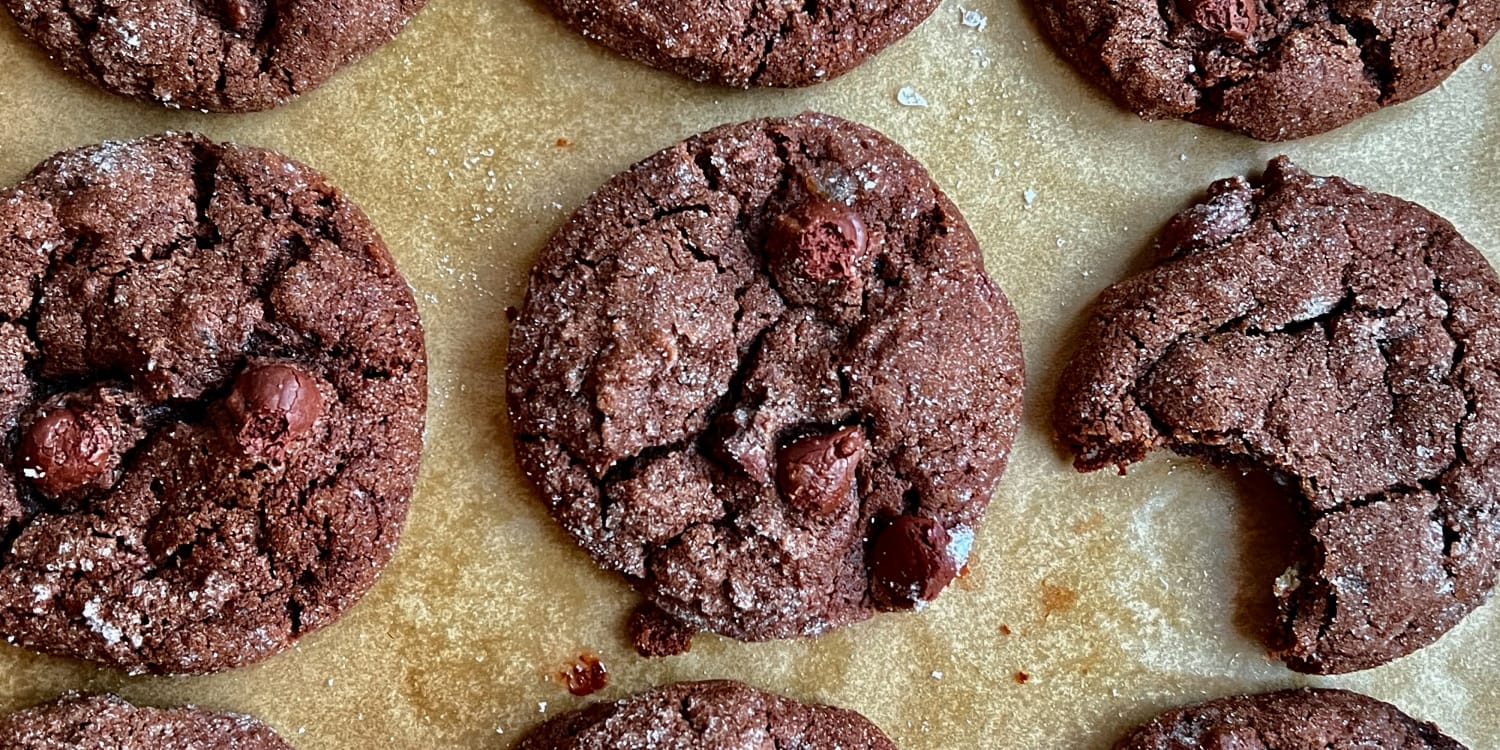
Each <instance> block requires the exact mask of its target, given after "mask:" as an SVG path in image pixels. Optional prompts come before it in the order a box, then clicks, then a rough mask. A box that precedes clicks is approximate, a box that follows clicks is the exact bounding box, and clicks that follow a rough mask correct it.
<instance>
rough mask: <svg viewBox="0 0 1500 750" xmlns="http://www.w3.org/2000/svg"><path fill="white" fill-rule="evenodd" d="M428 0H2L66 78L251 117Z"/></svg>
mask: <svg viewBox="0 0 1500 750" xmlns="http://www.w3.org/2000/svg"><path fill="white" fill-rule="evenodd" d="M426 2H427V0H343V1H342V2H316V1H312V0H110V2H77V0H0V4H3V5H4V6H5V8H6V9H7V10H9V11H10V14H11V15H12V16H14V17H15V19H16V23H17V24H19V25H20V27H21V31H22V32H24V33H25V34H26V35H27V36H29V37H31V38H32V39H33V40H35V41H36V43H37V44H39V45H41V47H42V49H44V50H45V51H46V52H47V54H48V56H50V57H51V58H52V59H53V60H56V61H57V62H58V63H60V64H61V65H62V67H64V68H66V69H67V70H68V72H70V73H72V74H74V75H76V76H79V77H80V78H83V79H85V80H87V81H89V82H90V83H93V84H94V85H96V86H100V87H102V88H105V89H108V90H110V91H113V92H115V93H117V94H124V95H125V96H132V97H135V98H137V99H147V100H150V101H156V102H160V103H162V104H165V105H167V106H169V107H187V108H189V109H202V110H211V111H214V112H253V111H257V110H263V109H270V108H272V107H275V106H277V105H280V104H284V103H286V102H288V101H290V100H292V99H293V98H296V97H297V96H298V95H300V94H303V93H306V92H308V91H311V90H313V89H315V88H317V87H318V86H320V85H322V84H323V82H324V81H327V80H328V79H329V77H330V76H332V75H333V74H334V73H335V72H336V71H338V69H339V68H342V67H344V66H345V65H348V64H349V63H352V62H354V61H355V60H357V59H359V58H361V57H363V56H365V55H366V54H368V53H369V52H371V51H373V50H374V49H375V48H377V47H379V46H380V45H382V44H385V43H386V42H388V41H390V40H391V39H393V38H395V36H396V34H397V33H398V32H400V31H401V29H402V28H403V27H404V26H405V25H406V22H407V21H408V20H409V19H410V18H411V17H412V16H413V15H414V14H416V12H417V11H419V10H421V9H422V6H423V5H425V4H426Z"/></svg>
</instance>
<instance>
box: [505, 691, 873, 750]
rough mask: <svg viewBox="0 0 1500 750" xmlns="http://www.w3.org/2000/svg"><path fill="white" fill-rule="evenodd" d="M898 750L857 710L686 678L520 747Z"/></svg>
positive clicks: (561, 723) (553, 728)
mask: <svg viewBox="0 0 1500 750" xmlns="http://www.w3.org/2000/svg"><path fill="white" fill-rule="evenodd" d="M627 747H629V748H637V747H638V748H668V747H673V748H676V747H681V748H694V749H695V750H739V749H740V748H747V747H755V748H781V749H782V750H818V749H821V748H842V749H843V750H896V745H895V743H893V742H891V740H890V738H888V737H886V736H885V735H884V734H883V733H881V731H880V729H879V728H878V727H876V726H875V725H874V724H871V723H870V721H869V720H868V719H866V718H865V717H863V716H860V715H859V714H857V713H854V712H853V711H846V710H844V709H839V708H832V707H829V706H819V705H810V704H806V703H798V702H797V701H794V700H791V699H790V698H783V697H781V696H779V695H772V694H770V693H765V692H761V691H759V690H756V689H754V688H751V687H749V686H746V685H742V684H740V683H738V682H728V681H716V682H680V683H677V684H674V685H668V686H666V687H661V688H657V689H655V690H652V691H650V692H647V693H641V694H640V695H636V696H634V697H631V698H626V699H624V700H621V701H616V702H614V703H596V704H594V705H593V706H590V707H589V708H587V709H585V710H582V711H578V712H575V713H571V714H566V715H564V716H559V717H558V718H556V719H553V720H551V721H549V722H547V723H546V724H543V725H542V726H541V727H539V728H538V729H536V730H535V731H533V732H532V733H531V734H529V735H527V736H526V738H525V739H523V740H521V742H520V744H518V745H516V750H615V749H616V748H627Z"/></svg>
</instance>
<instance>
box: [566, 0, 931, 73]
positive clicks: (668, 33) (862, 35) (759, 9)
mask: <svg viewBox="0 0 1500 750" xmlns="http://www.w3.org/2000/svg"><path fill="white" fill-rule="evenodd" d="M546 1H547V3H548V4H549V5H551V6H552V9H553V10H554V11H555V12H556V13H557V15H558V16H560V17H561V18H563V19H564V20H565V21H567V23H568V24H569V25H570V26H572V27H573V28H574V29H575V30H577V31H578V32H579V33H580V34H582V35H583V36H585V37H587V38H589V39H591V40H593V41H595V42H598V43H600V44H602V45H604V46H605V47H608V48H609V49H611V50H614V51H615V52H617V53H619V54H621V55H624V56H626V57H629V58H632V59H634V60H638V61H640V62H643V63H645V64H647V65H650V66H652V67H655V68H661V69H662V70H668V71H672V72H674V73H677V74H679V75H683V76H687V77H688V78H692V79H694V80H697V81H705V82H711V83H717V84H721V85H725V86H735V87H741V88H743V87H750V86H774V87H784V88H785V87H796V86H808V85H812V84H816V83H821V82H823V81H828V80H832V79H834V78H837V77H838V76H840V75H843V74H844V73H847V72H849V71H850V70H853V69H854V68H855V67H857V66H858V65H859V64H860V63H863V62H864V61H865V60H868V59H869V58H871V57H874V56H875V55H876V54H878V53H879V52H880V51H881V50H883V49H885V48H886V47H888V46H890V45H891V44H894V43H895V42H897V41H898V40H900V39H901V38H902V37H904V36H906V35H907V33H909V32H910V31H911V30H912V29H914V28H916V27H917V25H918V24H920V23H922V21H923V20H924V19H925V18H927V16H929V15H931V14H932V11H933V10H934V9H936V8H937V6H938V0H833V1H832V2H819V3H816V4H809V3H805V2H802V0H795V1H793V0H773V1H772V2H765V1H764V0H727V2H713V3H702V2H695V1H694V0H546Z"/></svg>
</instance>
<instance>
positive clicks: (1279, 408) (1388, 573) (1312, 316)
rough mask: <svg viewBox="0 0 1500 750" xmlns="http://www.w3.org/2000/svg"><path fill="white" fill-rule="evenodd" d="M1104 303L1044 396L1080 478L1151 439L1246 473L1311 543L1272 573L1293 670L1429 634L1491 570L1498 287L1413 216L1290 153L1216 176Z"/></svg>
mask: <svg viewBox="0 0 1500 750" xmlns="http://www.w3.org/2000/svg"><path fill="white" fill-rule="evenodd" d="M1158 249H1159V251H1160V257H1161V261H1160V263H1159V265H1157V266H1156V267H1155V268H1153V269H1151V270H1150V271H1147V272H1146V273H1143V274H1141V275H1139V276H1136V277H1134V278H1131V279H1128V280H1126V281H1124V282H1121V283H1119V284H1116V285H1115V286H1113V287H1111V288H1110V289H1109V290H1107V291H1106V292H1105V293H1104V294H1103V296H1102V297H1101V298H1100V300H1099V302H1098V305H1097V308H1096V309H1095V312H1094V315H1093V319H1092V320H1091V321H1090V322H1089V324H1088V327H1087V329H1086V330H1085V332H1084V334H1083V340H1082V343H1081V345H1080V347H1079V351H1078V355H1077V357H1076V358H1075V359H1074V361H1073V363H1072V365H1071V366H1070V367H1069V368H1068V369H1067V371H1066V372H1065V373H1064V376H1063V381H1062V385H1061V389H1060V393H1059V397H1058V401H1057V406H1056V423H1057V428H1058V431H1059V433H1060V435H1061V438H1062V439H1063V441H1064V442H1065V443H1066V444H1067V446H1068V447H1070V448H1071V449H1072V450H1073V451H1074V452H1075V453H1076V454H1077V456H1078V458H1077V466H1078V468H1079V469H1080V470H1084V471H1090V470H1094V469H1100V468H1104V467H1107V466H1118V467H1119V468H1120V470H1121V471H1122V472H1123V471H1124V470H1125V467H1126V466H1128V465H1129V464H1131V463H1132V462H1135V461H1139V460H1141V459H1142V458H1144V457H1145V456H1146V454H1147V453H1148V452H1150V451H1152V450H1154V449H1156V448H1159V447H1168V448H1171V449H1173V450H1175V451H1177V452H1179V453H1182V454H1184V455H1188V456H1197V457H1203V458H1206V459H1208V460H1210V461H1213V462H1215V463H1220V464H1230V465H1238V466H1243V467H1250V468H1256V469H1260V470H1264V471H1267V472H1270V474H1271V475H1272V476H1273V477H1274V478H1275V479H1276V480H1277V481H1278V482H1279V483H1280V484H1281V485H1282V486H1284V487H1285V488H1286V491H1287V492H1289V493H1292V494H1293V495H1294V496H1295V497H1296V498H1297V499H1298V501H1299V502H1298V504H1299V507H1300V513H1301V518H1302V520H1303V522H1304V523H1305V525H1306V528H1307V530H1308V533H1307V535H1306V537H1305V538H1304V539H1302V540H1301V542H1300V547H1299V548H1298V549H1297V550H1296V552H1297V553H1298V557H1299V559H1300V560H1301V562H1300V563H1299V564H1298V565H1296V566H1295V567H1293V568H1292V569H1291V570H1289V571H1287V573H1286V574H1285V575H1284V576H1283V577H1282V578H1281V579H1279V580H1278V581H1277V585H1276V596H1277V599H1278V601H1279V607H1280V620H1279V623H1278V626H1277V629H1278V634H1277V635H1276V636H1275V638H1274V642H1273V651H1274V653H1276V654H1277V655H1278V656H1279V657H1281V658H1283V659H1285V660H1286V661H1287V662H1288V663H1289V664H1290V665H1291V666H1292V667H1293V668H1294V669H1297V670H1300V671H1304V672H1314V673H1323V674H1329V673H1339V672H1349V671H1354V670H1359V669H1367V668H1370V667H1374V666H1378V665H1380V664H1384V663H1386V662H1388V661H1391V660H1392V659H1395V658H1397V657H1400V656H1403V655H1405V654H1409V653H1411V652H1412V651H1415V650H1417V649H1419V648H1421V647H1423V646H1426V645H1427V644H1429V643H1432V642H1433V641H1435V640H1437V638H1438V637H1439V636H1441V635H1442V634H1443V633H1445V632H1447V631H1448V630H1449V629H1450V628H1452V627H1453V626H1454V625H1456V624H1457V623H1458V622H1459V620H1461V619H1463V617H1464V616H1465V615H1467V614H1468V613H1469V612H1470V611H1472V610H1473V609H1474V608H1476V607H1478V606H1479V605H1481V604H1482V603H1483V602H1484V601H1485V599H1486V598H1487V597H1488V595H1489V592H1490V589H1491V588H1492V586H1493V585H1494V582H1495V575H1496V570H1497V567H1500V512H1497V511H1500V508H1497V503H1500V441H1497V436H1500V281H1497V279H1496V275H1495V272H1494V270H1493V269H1492V268H1491V267H1490V264H1489V263H1488V262H1487V261H1486V260H1485V258H1484V256H1482V255H1480V253H1479V251H1478V250H1476V249H1475V248H1474V247H1473V246H1471V245H1470V244H1469V243H1467V242H1465V241H1464V239H1463V238H1462V237H1460V236H1459V234H1458V232H1457V231H1456V230H1454V228H1453V226H1452V225H1451V224H1449V223H1448V222H1446V221H1444V220H1443V219H1441V218H1440V217H1438V216H1435V215H1434V214H1432V213H1431V212H1429V211H1427V210H1426V209H1424V208H1422V207H1420V206H1417V205H1415V204H1412V203H1408V202H1406V201H1403V200H1400V199H1398V198H1393V197H1391V196H1388V195H1380V194H1377V193H1372V192H1370V191H1368V190H1365V189H1363V188H1360V187H1358V186H1356V185H1352V184H1350V183H1348V182H1346V181H1344V180H1341V179H1339V178H1336V177H1313V176H1311V175H1308V174H1307V173H1305V172H1303V171H1302V170H1300V169H1298V168H1297V167H1295V166H1293V165H1292V164H1291V163H1290V162H1288V161H1287V160H1286V159H1285V158H1284V157H1283V158H1281V159H1277V160H1276V161H1273V162H1271V165H1270V167H1269V168H1268V169H1267V171H1266V174H1265V176H1264V178H1263V179H1262V180H1261V181H1260V182H1259V183H1257V184H1252V183H1250V182H1247V181H1246V180H1244V179H1240V178H1232V179H1228V180H1224V181H1221V182H1219V183H1216V184H1215V185H1214V186H1213V187H1212V188H1210V190H1209V194H1208V198H1207V199H1206V200H1205V201H1203V202H1202V203H1200V204H1198V205H1196V206H1193V207H1192V208H1189V209H1188V210H1186V211H1184V212H1182V213H1181V214H1179V215H1178V216H1177V217H1176V218H1174V219H1173V220H1172V221H1171V222H1170V223H1169V224H1168V225H1167V228H1166V230H1165V231H1164V232H1163V233H1162V235H1161V236H1160V238H1159V239H1158Z"/></svg>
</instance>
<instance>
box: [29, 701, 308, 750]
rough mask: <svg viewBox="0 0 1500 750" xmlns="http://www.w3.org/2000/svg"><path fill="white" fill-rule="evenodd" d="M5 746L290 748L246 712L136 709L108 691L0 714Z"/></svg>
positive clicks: (49, 749) (67, 749)
mask: <svg viewBox="0 0 1500 750" xmlns="http://www.w3.org/2000/svg"><path fill="white" fill-rule="evenodd" d="M0 747H4V748H6V750H291V745H288V744H287V743H286V742H285V741H283V740H282V739H281V738H280V737H278V736H277V735H276V733H275V732H273V731H271V729H270V727H267V726H266V725H264V724H262V723H260V722H259V721H256V720H255V719H252V718H250V717H248V716H236V715H233V714H221V713H212V712H209V711H202V710H199V709H196V708H171V709H162V708H141V707H137V706H133V705H131V704H129V703H127V702H125V701H124V700H123V699H121V698H118V697H115V696H113V695H105V696H81V695H67V696H64V697H62V698H59V699H58V700H56V701H54V702H52V703H48V704H47V705H45V706H38V707H36V708H31V709H27V710H25V711H18V712H16V713H13V714H10V715H9V716H4V717H0Z"/></svg>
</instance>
